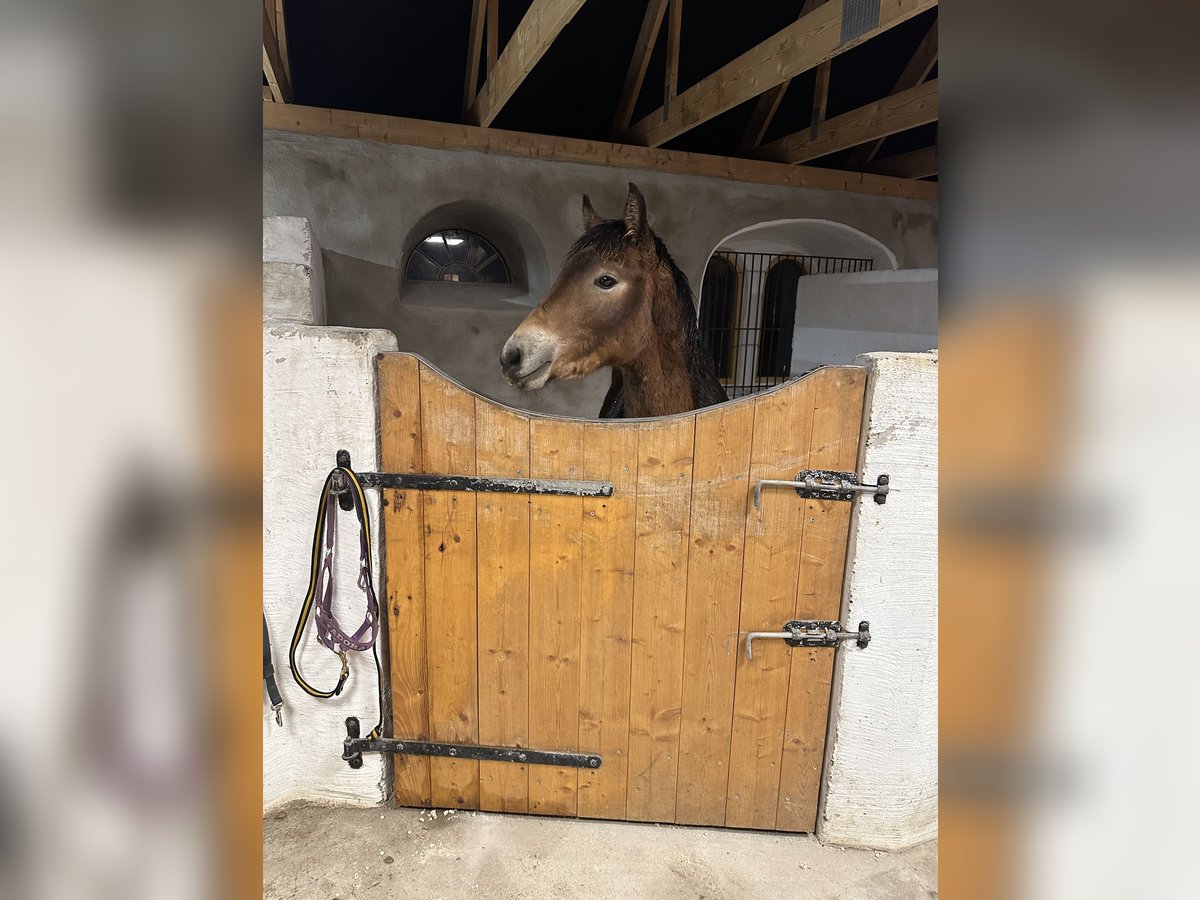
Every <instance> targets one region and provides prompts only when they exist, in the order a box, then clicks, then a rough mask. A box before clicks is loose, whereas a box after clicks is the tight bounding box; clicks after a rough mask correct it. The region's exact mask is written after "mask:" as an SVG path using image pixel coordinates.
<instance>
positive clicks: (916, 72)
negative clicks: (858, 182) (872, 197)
mask: <svg viewBox="0 0 1200 900" xmlns="http://www.w3.org/2000/svg"><path fill="white" fill-rule="evenodd" d="M937 59H938V20H937V18H936V17H935V18H934V20H933V24H932V25H930V26H929V31H927V32H926V33H925V37H924V38H922V39H921V43H920V44H918V45H917V49H916V51H915V52H914V53H913V55H912V58H911V59H910V60H909V61H908V65H906V66H905V67H904V71H903V72H901V73H900V77H899V78H897V79H896V83H895V84H893V85H892V89H891V91H890V92H889V93H890V94H898V93H900V91H907V90H908V89H909V88H915V87H916V86H917V85H919V84H921V82H923V81H924V80H925V79H926V78H928V77H929V73H930V72H932V71H933V67H934V66H935V65H937ZM882 146H883V139H882V138H881V139H880V140H877V141H871V142H869V143H866V144H863V145H862V146H861V147H856V148H855V149H854V152H853V153H851V154H850V156H849V157H847V159H846V165H847V166H848V167H849V168H851V169H861V168H862V167H863V166H865V165H866V164H867V163H869V162H870V161H871V160H873V159H874V158H875V155H876V154H877V153H879V148H880V147H882Z"/></svg>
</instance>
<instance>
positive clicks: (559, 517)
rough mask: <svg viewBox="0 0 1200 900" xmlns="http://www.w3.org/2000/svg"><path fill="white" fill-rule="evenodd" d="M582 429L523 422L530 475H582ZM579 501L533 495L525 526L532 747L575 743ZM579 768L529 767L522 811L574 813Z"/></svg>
mask: <svg viewBox="0 0 1200 900" xmlns="http://www.w3.org/2000/svg"><path fill="white" fill-rule="evenodd" d="M586 427H587V426H586V425H584V424H583V423H582V422H570V421H560V420H551V419H536V418H535V419H533V420H531V422H530V434H529V440H530V448H531V449H530V472H531V475H532V477H534V478H569V479H578V478H580V477H581V474H580V472H581V469H582V466H583V451H584V446H585V437H586V430H585V429H586ZM582 530H583V498H581V497H570V496H554V495H549V494H542V495H535V496H533V497H532V505H531V511H530V523H529V550H530V559H529V570H530V596H529V666H530V668H529V742H530V746H532V747H535V748H537V749H539V750H575V749H577V747H578V745H579V641H580V629H579V617H580V601H581V596H582V591H583V555H582V546H581V544H582ZM578 775H579V770H578V769H574V768H555V767H552V766H532V767H530V770H529V811H530V812H537V813H546V814H550V815H560V816H573V815H575V814H576V812H577V810H578V788H579V778H578Z"/></svg>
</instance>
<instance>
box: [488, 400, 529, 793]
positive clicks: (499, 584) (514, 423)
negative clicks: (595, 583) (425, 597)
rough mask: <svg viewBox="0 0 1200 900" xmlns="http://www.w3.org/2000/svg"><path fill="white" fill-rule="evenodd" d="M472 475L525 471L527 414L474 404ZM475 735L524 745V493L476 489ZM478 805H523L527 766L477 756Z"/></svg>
mask: <svg viewBox="0 0 1200 900" xmlns="http://www.w3.org/2000/svg"><path fill="white" fill-rule="evenodd" d="M475 437H476V447H475V468H476V474H478V475H495V476H498V477H503V478H528V477H529V418H528V417H527V416H523V415H520V414H518V413H515V412H512V411H510V410H506V409H503V408H501V407H499V406H495V405H493V404H490V403H483V402H479V403H477V404H476V407H475ZM475 503H476V512H475V529H476V538H475V539H476V547H477V553H478V571H479V576H478V577H479V626H478V627H479V742H480V743H481V744H492V745H495V746H500V747H528V746H529V742H528V738H529V497H528V496H527V495H525V494H479V495H478V497H477V498H476V500H475ZM479 806H480V808H481V809H491V810H498V811H502V812H528V811H529V772H528V767H527V766H523V765H518V764H516V763H508V762H484V761H481V762H480V763H479Z"/></svg>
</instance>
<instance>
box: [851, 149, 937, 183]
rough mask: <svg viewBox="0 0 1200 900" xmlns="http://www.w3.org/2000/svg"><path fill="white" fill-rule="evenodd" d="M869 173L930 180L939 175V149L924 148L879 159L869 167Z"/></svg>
mask: <svg viewBox="0 0 1200 900" xmlns="http://www.w3.org/2000/svg"><path fill="white" fill-rule="evenodd" d="M867 171H869V172H874V173H876V174H877V175H894V176H895V177H897V178H928V177H929V176H930V175H936V174H937V173H938V151H937V147H936V146H933V147H924V148H922V149H920V150H912V151H910V152H908V153H898V154H896V155H895V156H889V157H888V158H887V159H877V160H875V161H874V162H873V163H871V164H870V165H869V166H868V167H867Z"/></svg>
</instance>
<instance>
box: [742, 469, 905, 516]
mask: <svg viewBox="0 0 1200 900" xmlns="http://www.w3.org/2000/svg"><path fill="white" fill-rule="evenodd" d="M890 480H891V479H889V478H888V476H886V475H880V476H879V477H878V478H877V479H875V483H874V484H860V483H859V480H858V475H857V474H856V473H854V472H832V471H830V470H828V469H805V470H804V471H802V472H797V473H796V477H795V479H794V480H792V481H784V480H783V479H781V478H763V479H760V480H759V481H756V482H755V483H754V508H755V509H758V508H760V507H761V506H762V490H763V488H764V487H788V488H792V489H793V490H795V491H796V493H797V494H799V495H800V496H801V497H805V498H807V499H809V500H853V499H854V495H855V494H872V495H874V497H875V502H876V503H887V495H888V492H889V491H891V486H890V484H889V482H890Z"/></svg>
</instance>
